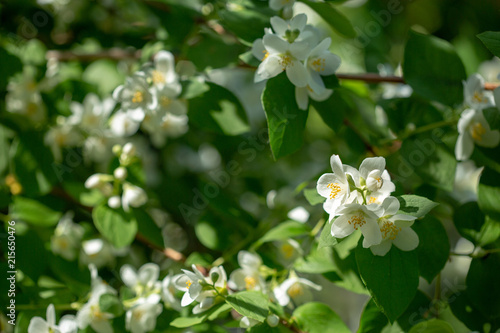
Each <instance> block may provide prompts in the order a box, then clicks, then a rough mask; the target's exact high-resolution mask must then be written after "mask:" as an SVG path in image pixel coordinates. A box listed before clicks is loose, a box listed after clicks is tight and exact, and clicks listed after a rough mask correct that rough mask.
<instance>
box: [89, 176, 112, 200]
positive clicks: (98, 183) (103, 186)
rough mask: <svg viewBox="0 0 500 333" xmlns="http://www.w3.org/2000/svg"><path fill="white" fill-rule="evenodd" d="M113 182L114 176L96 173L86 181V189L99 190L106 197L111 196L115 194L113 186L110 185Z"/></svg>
mask: <svg viewBox="0 0 500 333" xmlns="http://www.w3.org/2000/svg"><path fill="white" fill-rule="evenodd" d="M112 180H113V176H111V175H106V174H103V173H95V174H93V175H91V176H90V177H89V178H87V180H86V181H85V187H86V188H88V189H94V188H95V189H98V190H99V191H101V193H102V194H103V195H105V196H110V195H111V194H112V193H113V186H112V185H111V184H110V183H109V182H110V181H112Z"/></svg>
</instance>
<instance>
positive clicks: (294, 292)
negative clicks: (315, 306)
mask: <svg viewBox="0 0 500 333" xmlns="http://www.w3.org/2000/svg"><path fill="white" fill-rule="evenodd" d="M311 288H312V289H314V290H318V291H320V290H321V289H322V287H321V286H320V285H317V284H316V283H313V282H311V281H309V280H307V279H304V278H299V277H297V276H296V275H295V274H291V276H290V277H289V278H288V279H286V280H285V281H284V282H283V283H282V284H280V285H279V286H278V287H276V288H274V290H273V292H274V297H276V300H277V301H278V303H279V304H280V305H281V306H287V305H288V304H290V301H291V300H293V303H294V304H295V305H296V306H298V305H300V304H304V303H307V302H310V301H312V298H313V296H312V293H311V291H310V289H311Z"/></svg>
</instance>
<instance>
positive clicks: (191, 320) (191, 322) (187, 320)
mask: <svg viewBox="0 0 500 333" xmlns="http://www.w3.org/2000/svg"><path fill="white" fill-rule="evenodd" d="M205 319H206V316H205V315H196V316H192V317H179V318H175V319H174V320H173V321H172V322H171V323H170V325H171V326H173V327H177V328H187V327H192V326H195V325H198V324H201V323H202V322H204V321H205Z"/></svg>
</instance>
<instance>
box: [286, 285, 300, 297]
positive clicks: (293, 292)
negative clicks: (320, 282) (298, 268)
mask: <svg viewBox="0 0 500 333" xmlns="http://www.w3.org/2000/svg"><path fill="white" fill-rule="evenodd" d="M303 293H304V288H302V286H301V285H300V283H298V282H297V283H294V284H293V285H292V286H291V287H290V288H289V289H288V295H290V297H291V298H295V297H297V296H300V295H302V294H303Z"/></svg>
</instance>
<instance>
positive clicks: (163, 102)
mask: <svg viewBox="0 0 500 333" xmlns="http://www.w3.org/2000/svg"><path fill="white" fill-rule="evenodd" d="M170 103H172V100H171V99H170V98H168V97H167V96H162V97H160V104H161V106H163V107H167V106H169V105H170Z"/></svg>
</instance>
